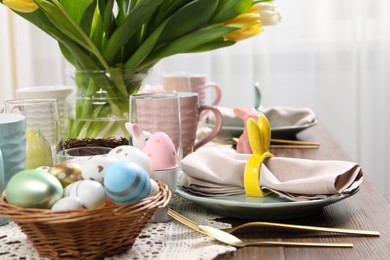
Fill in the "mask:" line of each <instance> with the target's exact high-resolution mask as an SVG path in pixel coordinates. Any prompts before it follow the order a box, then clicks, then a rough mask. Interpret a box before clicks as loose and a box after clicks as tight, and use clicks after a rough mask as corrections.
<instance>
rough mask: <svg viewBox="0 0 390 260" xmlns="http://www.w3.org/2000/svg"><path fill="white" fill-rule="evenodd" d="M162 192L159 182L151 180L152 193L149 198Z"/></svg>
mask: <svg viewBox="0 0 390 260" xmlns="http://www.w3.org/2000/svg"><path fill="white" fill-rule="evenodd" d="M159 191H160V187H159V186H158V184H157V182H156V181H155V180H153V179H150V193H149V196H150V197H151V196H155V195H157V194H158V192H159Z"/></svg>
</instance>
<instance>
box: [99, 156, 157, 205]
mask: <svg viewBox="0 0 390 260" xmlns="http://www.w3.org/2000/svg"><path fill="white" fill-rule="evenodd" d="M104 188H105V190H106V193H107V195H108V196H109V197H110V199H111V200H112V201H113V202H114V203H115V204H130V203H134V202H136V201H139V200H141V199H143V198H145V197H147V196H149V194H150V178H149V175H148V174H147V173H146V171H145V170H144V169H143V168H142V167H141V166H139V165H137V164H135V163H131V162H126V161H119V162H116V163H113V164H112V165H111V166H110V167H109V168H108V170H107V171H106V174H105V176H104Z"/></svg>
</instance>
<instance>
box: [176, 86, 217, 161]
mask: <svg viewBox="0 0 390 260" xmlns="http://www.w3.org/2000/svg"><path fill="white" fill-rule="evenodd" d="M178 95H179V102H180V115H181V136H182V138H181V141H182V148H183V158H184V157H185V156H186V155H188V154H190V153H191V152H193V151H195V150H196V149H198V148H199V147H201V146H203V145H205V144H207V143H208V142H210V141H211V140H212V139H214V138H215V137H216V136H217V135H218V134H219V132H220V131H221V128H222V123H223V119H222V114H221V112H220V111H219V110H218V109H217V108H216V107H214V106H208V105H199V96H198V94H197V93H193V92H179V93H178ZM204 111H210V112H211V113H213V114H214V116H215V126H214V128H213V129H212V131H211V132H210V133H209V134H208V135H206V136H204V137H203V138H201V139H200V140H196V132H197V129H198V125H199V117H200V114H201V113H202V112H204Z"/></svg>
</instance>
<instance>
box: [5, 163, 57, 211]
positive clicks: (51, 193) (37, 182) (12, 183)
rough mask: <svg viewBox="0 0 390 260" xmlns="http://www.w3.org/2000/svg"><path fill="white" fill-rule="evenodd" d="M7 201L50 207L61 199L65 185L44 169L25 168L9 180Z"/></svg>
mask: <svg viewBox="0 0 390 260" xmlns="http://www.w3.org/2000/svg"><path fill="white" fill-rule="evenodd" d="M6 189H7V195H6V199H7V202H8V203H10V204H12V205H15V206H19V207H23V208H42V209H50V208H51V207H52V206H53V204H54V203H56V202H57V201H58V200H59V199H61V197H62V194H63V191H64V190H63V187H62V185H61V183H60V181H59V180H58V179H57V178H56V177H54V176H53V175H51V174H49V173H47V172H45V171H43V170H37V169H34V170H24V171H21V172H19V173H17V174H15V175H14V176H12V178H11V179H10V180H9V182H8V184H7V188H6Z"/></svg>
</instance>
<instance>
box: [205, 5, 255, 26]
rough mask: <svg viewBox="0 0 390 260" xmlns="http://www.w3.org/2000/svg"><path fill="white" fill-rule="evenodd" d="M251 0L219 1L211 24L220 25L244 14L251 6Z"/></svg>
mask: <svg viewBox="0 0 390 260" xmlns="http://www.w3.org/2000/svg"><path fill="white" fill-rule="evenodd" d="M252 3H253V0H239V1H237V0H220V1H219V4H218V7H217V11H216V12H215V14H214V15H213V18H212V19H211V21H210V23H211V24H217V23H222V22H224V21H227V20H230V19H233V18H234V17H236V16H238V15H240V14H242V13H244V12H245V11H247V10H248V9H249V7H250V6H251V5H252Z"/></svg>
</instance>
